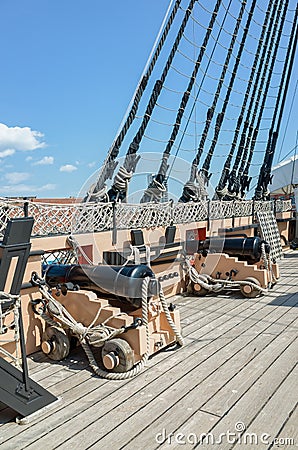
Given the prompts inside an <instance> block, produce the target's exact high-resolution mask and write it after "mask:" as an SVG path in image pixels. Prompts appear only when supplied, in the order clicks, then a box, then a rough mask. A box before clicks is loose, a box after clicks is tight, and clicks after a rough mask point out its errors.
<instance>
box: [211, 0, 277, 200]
mask: <svg viewBox="0 0 298 450" xmlns="http://www.w3.org/2000/svg"><path fill="white" fill-rule="evenodd" d="M271 8H273V2H271V1H270V2H269V3H268V8H267V11H266V14H265V17H264V22H263V26H262V31H261V35H260V39H259V43H258V47H257V50H256V53H255V57H254V61H253V63H252V68H251V72H250V77H249V80H248V83H247V87H246V92H245V94H244V98H243V102H242V106H241V111H240V114H239V117H238V119H237V124H236V129H235V133H234V137H233V142H232V145H231V150H230V154H232V155H233V154H234V152H235V150H236V145H237V141H238V137H239V133H240V130H241V126H242V122H243V119H244V113H245V109H246V105H247V102H248V99H249V95H250V91H251V88H252V83H253V79H254V76H255V72H256V68H257V64H258V61H259V57H260V52H261V49H262V45H263V42H264V36H265V33H266V29H267V25H268V21H269V16H270V10H271ZM259 64H261V63H259ZM248 111H249V109H248ZM242 151H243V146H242V145H239V147H238V151H237V154H236V158H235V162H234V165H233V169H232V171H231V172H230V164H229V163H227V164H225V166H224V169H223V171H222V174H221V177H220V180H219V183H218V185H217V187H216V194H217V196H218V197H219V198H222V197H223V196H224V195H225V192H226V184H227V182H228V181H229V188H228V192H229V193H232V192H233V191H232V186H233V183H235V182H236V172H237V169H238V166H239V163H240V159H241V155H242Z"/></svg>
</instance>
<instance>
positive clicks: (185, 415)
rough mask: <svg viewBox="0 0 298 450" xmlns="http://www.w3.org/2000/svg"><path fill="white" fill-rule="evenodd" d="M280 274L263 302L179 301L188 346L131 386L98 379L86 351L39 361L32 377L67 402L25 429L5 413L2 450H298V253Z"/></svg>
mask: <svg viewBox="0 0 298 450" xmlns="http://www.w3.org/2000/svg"><path fill="white" fill-rule="evenodd" d="M281 274H282V278H281V281H280V282H279V283H278V285H277V286H276V287H275V288H274V290H273V291H271V293H270V296H266V297H261V298H258V299H253V300H248V299H244V298H242V297H241V295H240V293H232V294H231V293H226V294H224V295H222V294H221V295H218V296H212V297H209V296H208V297H204V298H196V297H177V301H176V303H177V304H178V305H179V308H180V311H181V315H182V325H183V334H184V337H185V346H184V347H182V348H180V349H176V350H174V351H173V350H168V351H166V352H161V353H160V354H157V355H155V356H154V357H153V358H151V359H150V361H149V363H148V365H147V367H146V369H145V370H144V371H143V372H142V373H141V374H140V375H139V376H137V377H136V378H134V379H132V380H129V381H116V382H113V381H106V380H103V379H99V378H97V377H96V376H94V375H93V373H92V372H91V371H90V370H89V368H88V365H87V362H86V358H85V356H84V355H83V353H82V351H81V349H77V350H76V351H75V352H74V353H72V355H71V357H69V358H68V359H67V360H66V361H63V362H60V363H53V362H50V361H49V360H46V359H45V357H43V356H42V355H41V354H36V355H34V356H33V357H32V358H30V359H29V365H30V375H31V377H32V378H33V379H34V380H36V381H38V382H39V383H40V384H41V385H42V386H44V387H45V388H47V389H49V391H51V392H52V393H53V394H55V395H57V396H62V397H63V402H62V403H61V405H59V406H58V407H57V408H56V409H55V410H54V411H52V412H51V413H48V414H47V415H46V416H44V417H42V418H40V419H39V420H38V421H37V422H35V423H32V424H29V425H23V426H21V425H17V424H16V423H15V422H14V421H13V418H14V416H15V413H14V412H13V411H11V410H9V409H7V408H5V407H4V406H2V408H1V410H0V422H1V425H0V444H1V450H2V449H3V450H6V449H13V450H17V449H23V448H28V449H39V450H40V449H45V450H50V449H54V448H59V450H66V449H87V448H92V449H107V448H109V447H111V448H113V449H120V448H125V449H126V448H127V449H141V448H144V449H155V448H158V447H159V446H161V448H183V449H188V448H194V447H195V446H196V445H195V444H196V443H197V442H199V440H200V438H204V434H208V433H209V434H208V435H207V437H205V438H204V439H202V443H201V445H199V448H203V449H220V450H223V449H230V448H233V449H241V450H242V449H245V448H247V449H275V450H276V449H280V448H289V449H294V448H298V412H297V402H298V367H297V361H298V339H297V336H298V333H297V331H298V283H297V279H298V252H297V251H296V252H292V251H289V252H287V253H286V255H285V258H284V259H283V260H282V261H281ZM244 428H245V431H244V434H242V435H241V431H243V429H244ZM171 433H172V434H171ZM233 433H234V434H233ZM239 437H240V441H239V439H238V438H239ZM275 440H276V441H275Z"/></svg>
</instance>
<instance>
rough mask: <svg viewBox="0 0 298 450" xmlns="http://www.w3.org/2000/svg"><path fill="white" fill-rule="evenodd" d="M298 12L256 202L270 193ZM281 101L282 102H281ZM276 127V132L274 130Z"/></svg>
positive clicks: (292, 56)
mask: <svg viewBox="0 0 298 450" xmlns="http://www.w3.org/2000/svg"><path fill="white" fill-rule="evenodd" d="M297 10H298V6H297V7H296V12H295V17H294V20H293V25H292V31H291V35H290V40H289V45H288V51H287V56H286V61H288V64H287V63H285V64H284V70H283V74H282V82H281V85H280V89H279V93H278V99H279V100H278V101H277V102H276V105H275V111H274V114H273V118H272V126H271V129H270V131H269V139H268V143H267V148H266V152H265V156H264V162H263V165H262V168H261V171H260V175H259V179H258V184H257V187H256V190H255V199H256V200H261V199H263V200H265V199H268V196H269V193H268V192H267V190H268V184H269V182H270V181H271V168H272V162H273V157H274V152H275V148H276V143H277V138H278V133H279V128H280V124H281V120H282V114H283V110H284V106H285V101H286V95H287V91H288V88H289V83H290V78H291V73H292V70H293V66H294V58H295V53H296V47H297V34H298V31H297V30H298V28H297ZM280 99H281V102H280ZM278 109H279V117H278V120H277V125H275V122H276V117H277V113H278ZM274 127H275V130H274Z"/></svg>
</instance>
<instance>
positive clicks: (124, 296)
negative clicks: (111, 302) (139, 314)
mask: <svg viewBox="0 0 298 450" xmlns="http://www.w3.org/2000/svg"><path fill="white" fill-rule="evenodd" d="M44 270H45V280H46V283H47V284H48V285H49V286H50V287H55V286H57V285H59V284H60V285H61V284H64V283H73V284H75V285H78V286H79V287H80V288H82V289H86V290H92V291H96V292H101V293H102V294H104V296H107V297H109V298H112V299H113V298H114V299H115V298H116V299H118V300H126V301H128V302H129V303H131V304H132V305H134V306H135V307H138V308H139V307H140V306H141V303H142V284H143V280H144V278H146V277H149V278H150V281H149V286H148V297H152V296H153V295H157V294H158V292H159V282H158V280H156V278H155V275H154V273H153V272H152V270H151V269H150V267H148V266H146V265H143V264H140V265H126V266H109V265H99V266H93V265H87V264H82V265H78V264H71V265H67V264H51V265H48V266H46V267H45V268H44Z"/></svg>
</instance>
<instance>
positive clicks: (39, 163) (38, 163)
mask: <svg viewBox="0 0 298 450" xmlns="http://www.w3.org/2000/svg"><path fill="white" fill-rule="evenodd" d="M50 164H54V158H53V156H44V157H43V158H42V159H40V160H39V161H36V162H35V163H33V165H34V166H48V165H50Z"/></svg>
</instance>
